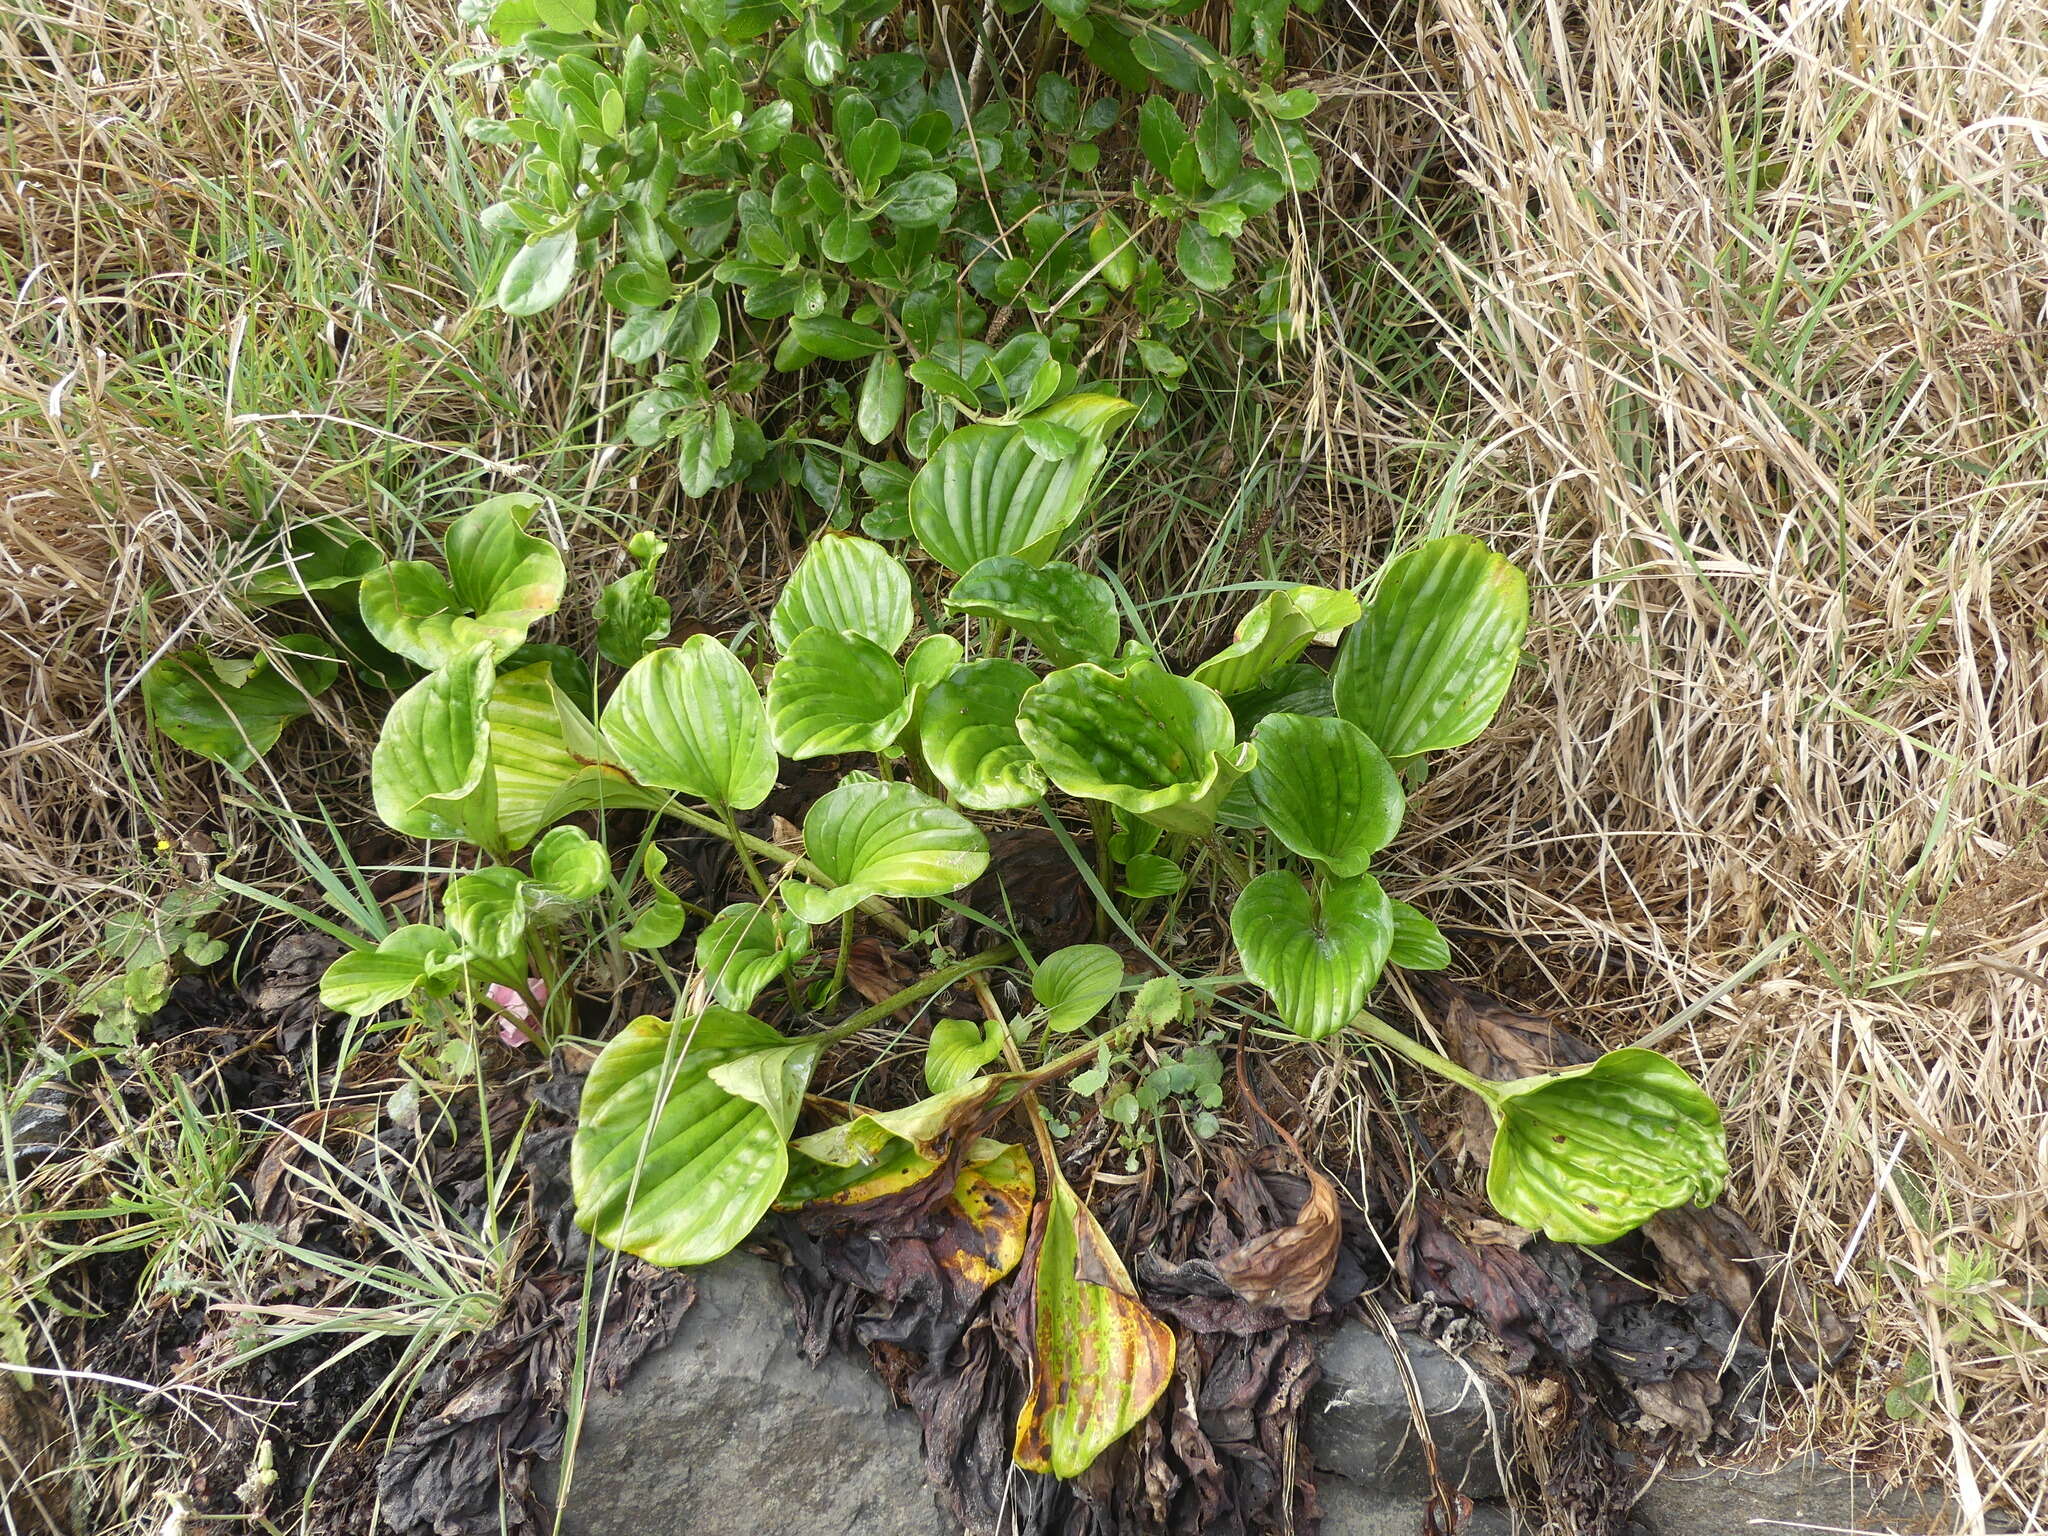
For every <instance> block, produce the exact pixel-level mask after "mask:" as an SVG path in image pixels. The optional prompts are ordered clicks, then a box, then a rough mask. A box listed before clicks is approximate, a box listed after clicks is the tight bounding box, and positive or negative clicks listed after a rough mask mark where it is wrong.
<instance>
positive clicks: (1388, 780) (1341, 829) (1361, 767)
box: [1245, 715, 1407, 879]
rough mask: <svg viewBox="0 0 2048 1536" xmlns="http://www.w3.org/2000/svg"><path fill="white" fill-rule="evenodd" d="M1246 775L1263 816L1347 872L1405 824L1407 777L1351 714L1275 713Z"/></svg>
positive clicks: (1361, 867) (1305, 851)
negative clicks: (1330, 717)
mask: <svg viewBox="0 0 2048 1536" xmlns="http://www.w3.org/2000/svg"><path fill="white" fill-rule="evenodd" d="M1252 740H1253V741H1255V742H1257V743H1258V747H1259V760H1258V762H1257V763H1255V764H1253V765H1252V771H1251V773H1250V774H1248V775H1247V776H1246V778H1245V783H1246V784H1247V785H1249V786H1250V789H1251V795H1252V800H1253V803H1254V804H1256V805H1257V806H1258V809H1259V817H1260V820H1262V821H1263V822H1264V823H1265V825H1266V827H1267V829H1268V830H1269V831H1271V832H1272V834H1273V835H1274V836H1275V837H1277V838H1279V839H1280V841H1281V842H1283V843H1285V844H1286V845H1287V846H1288V848H1290V849H1291V850H1293V851H1294V852H1295V853H1298V854H1300V855H1301V856H1302V857H1303V858H1304V859H1313V860H1315V861H1316V862H1317V863H1318V864H1320V865H1322V866H1323V868H1325V869H1327V870H1328V871H1329V872H1330V873H1331V874H1333V875H1336V876H1337V877H1339V878H1340V879H1349V878H1350V877H1351V876H1353V875H1362V874H1364V873H1365V871H1366V869H1367V867H1368V866H1370V865H1371V863H1372V856H1373V855H1374V854H1375V853H1378V852H1379V851H1380V849H1382V848H1384V847H1386V846H1387V844H1388V843H1390V842H1392V841H1393V840H1394V834H1395V833H1396V832H1398V831H1399V830H1400V828H1401V814H1402V812H1403V810H1404V809H1405V808H1406V805H1407V800H1406V797H1405V796H1403V795H1402V793H1401V780H1400V778H1399V776H1398V775H1397V774H1395V772H1394V770H1393V767H1392V766H1391V765H1390V764H1389V763H1388V762H1387V760H1386V758H1385V756H1384V755H1382V754H1381V752H1380V749H1379V748H1378V747H1376V746H1374V745H1373V744H1372V739H1371V738H1370V737H1368V736H1367V735H1366V734H1365V732H1363V731H1361V730H1360V729H1359V728H1358V727H1357V726H1355V725H1353V724H1351V723H1350V722H1349V721H1347V720H1325V719H1319V718H1317V717H1316V716H1313V715H1268V716H1266V718H1265V719H1264V720H1262V721H1260V722H1259V728H1258V731H1257V732H1256V733H1255V734H1254V735H1253V737H1252Z"/></svg>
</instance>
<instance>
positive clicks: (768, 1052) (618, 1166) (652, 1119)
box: [569, 1008, 818, 1264]
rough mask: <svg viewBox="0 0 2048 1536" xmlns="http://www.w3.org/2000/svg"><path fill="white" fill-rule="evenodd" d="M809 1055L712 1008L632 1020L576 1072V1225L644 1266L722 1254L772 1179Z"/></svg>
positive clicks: (764, 1203) (761, 1207) (757, 1025)
mask: <svg viewBox="0 0 2048 1536" xmlns="http://www.w3.org/2000/svg"><path fill="white" fill-rule="evenodd" d="M817 1055H818V1048H817V1047H816V1046H815V1045H806V1044H802V1043H792V1042H790V1041H788V1040H785V1039H784V1038H783V1037H782V1036H780V1035H778V1034H777V1033H776V1032H775V1031H774V1030H772V1029H770V1028H769V1027H768V1026H767V1025H766V1024H763V1023H761V1022H760V1021H759V1020H757V1019H751V1018H749V1017H747V1016H746V1015H745V1014H743V1013H733V1012H730V1011H728V1010H726V1009H723V1008H710V1009H707V1010H705V1012H703V1013H702V1014H700V1015H698V1016H696V1017H694V1018H685V1019H678V1020H669V1019H659V1018H654V1017H651V1016H650V1017H645V1018H638V1019H635V1020H634V1021H633V1022H632V1023H631V1024H628V1025H627V1026H626V1027H625V1029H623V1030H622V1031H620V1033H619V1034H618V1035H617V1036H616V1037H615V1038H614V1039H613V1040H612V1041H611V1043H610V1044H609V1045H607V1046H606V1047H605V1048H604V1051H603V1053H602V1054H600V1055H599V1057H598V1058H597V1061H596V1062H595V1063H594V1064H593V1065H592V1066H591V1069H590V1075H589V1077H588V1078H586V1079H585V1080H584V1085H583V1104H582V1111H581V1116H580V1118H579V1120H578V1122H577V1126H576V1138H575V1140H574V1142H573V1143H572V1144H571V1146H570V1157H569V1173H570V1181H571V1183H572V1185H573V1187H574V1190H575V1196H576V1224H577V1225H578V1226H579V1227H581V1228H582V1229H583V1230H584V1231H586V1232H588V1233H589V1234H590V1235H591V1236H592V1237H594V1238H596V1239H597V1240H598V1241H599V1242H601V1243H604V1244H606V1245H607V1246H609V1247H612V1248H617V1249H620V1250H622V1251H624V1252H626V1253H634V1254H638V1255H639V1256H640V1257H641V1258H643V1259H648V1260H650V1261H652V1262H653V1263H656V1264H705V1263H709V1262H710V1261H711V1260H713V1259H716V1258H719V1257H721V1256H722V1255H724V1254H726V1253H729V1252H731V1251H732V1249H733V1248H734V1247H735V1246H736V1245H737V1244H738V1243H739V1242H740V1240H741V1239H742V1238H744V1237H745V1236H746V1235H747V1234H748V1233H749V1232H751V1231H752V1230H753V1229H754V1224H755V1223H756V1222H758V1221H759V1220H760V1219H761V1217H762V1216H763V1215H764V1214H765V1213H766V1212H767V1210H768V1207H769V1206H770V1205H771V1204H772V1203H773V1202H774V1199H775V1195H776V1192H777V1191H778V1190H780V1189H781V1188H782V1181H783V1177H784V1175H785V1174H786V1173H787V1172H788V1169H789V1134H790V1131H791V1130H792V1129H793V1128H794V1127H795V1125H796V1114H797V1110H798V1108H799V1106H800V1105H801V1104H802V1102H803V1093H804V1088H805V1086H806V1085H807V1084H808V1083H809V1081H810V1076H811V1069H812V1067H813V1066H814V1065H815V1064H816V1061H817Z"/></svg>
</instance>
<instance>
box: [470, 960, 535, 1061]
mask: <svg viewBox="0 0 2048 1536" xmlns="http://www.w3.org/2000/svg"><path fill="white" fill-rule="evenodd" d="M526 990H527V991H528V992H531V993H532V994H533V1000H534V1001H535V1002H537V1003H545V1002H546V1001H547V1000H548V984H547V983H546V982H545V981H542V980H541V979H540V977H538V976H529V977H527V978H526ZM484 998H485V1000H486V1001H488V1002H489V1003H490V1005H491V1006H492V1007H493V1008H495V1009H497V1010H498V1012H499V1013H501V1014H503V1015H504V1019H503V1020H502V1021H501V1022H500V1023H499V1025H498V1038H499V1039H500V1040H502V1041H504V1042H505V1043H506V1044H507V1045H509V1046H511V1047H512V1048H513V1049H514V1050H515V1051H516V1050H518V1049H519V1047H520V1046H522V1045H530V1044H531V1043H532V1042H531V1041H530V1040H529V1039H528V1038H527V1036H526V1032H525V1031H524V1030H522V1029H521V1028H520V1027H519V1026H520V1025H522V1024H531V1023H533V1022H534V1019H533V1009H532V1008H530V1007H529V1006H528V1005H527V1002H526V998H525V997H524V996H522V995H521V994H520V992H519V991H518V990H517V989H516V988H513V987H508V986H504V985H502V984H499V983H496V982H493V983H492V984H491V986H490V987H489V988H488V989H487V990H486V991H485V992H484Z"/></svg>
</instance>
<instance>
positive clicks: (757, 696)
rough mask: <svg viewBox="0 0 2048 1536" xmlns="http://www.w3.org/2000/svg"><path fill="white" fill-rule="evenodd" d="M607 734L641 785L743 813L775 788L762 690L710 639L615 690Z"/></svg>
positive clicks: (652, 657)
mask: <svg viewBox="0 0 2048 1536" xmlns="http://www.w3.org/2000/svg"><path fill="white" fill-rule="evenodd" d="M603 730H604V734H605V737H606V738H607V739H608V740H609V741H610V742H611V744H612V746H613V748H614V749H615V750H616V751H617V753H618V757H619V761H620V763H622V764H623V765H624V766H625V768H626V770H627V771H628V772H629V773H631V774H632V775H633V777H634V778H636V779H638V780H639V781H640V782H641V783H642V784H650V785H654V786H656V787H657V788H660V789H672V790H674V791H676V792H677V793H678V794H683V795H690V796H693V797H694V798H696V799H699V800H705V801H708V802H710V803H711V804H713V805H721V806H730V807H732V808H733V809H735V810H742V811H744V810H751V809H752V808H753V807H755V806H757V805H759V804H760V803H761V802H762V801H763V800H765V799H767V798H768V792H769V791H770V790H771V789H773V788H774V787H775V775H776V771H777V769H776V762H775V751H774V748H772V747H771V746H769V744H768V716H767V712H766V711H765V710H764V709H763V708H762V706H761V691H760V689H758V688H756V687H755V686H754V680H753V678H751V677H749V676H748V675H747V669H746V668H745V667H743V666H741V665H740V661H739V658H738V657H737V656H735V655H733V653H732V652H731V651H729V650H727V649H726V648H725V646H724V645H723V644H721V643H720V642H719V641H717V640H714V639H713V638H712V637H711V636H709V635H692V636H691V637H690V638H689V639H688V640H685V641H684V642H683V643H682V644H681V645H679V646H669V647H665V648H664V649H662V650H658V651H650V652H648V653H647V655H645V656H643V657H641V658H640V660H639V661H638V662H637V663H635V664H634V666H633V668H632V670H631V671H629V672H627V674H626V675H625V676H624V677H622V678H621V679H619V686H618V687H617V688H615V689H614V690H613V691H612V696H611V699H610V701H609V702H608V703H606V705H605V707H604V720H603Z"/></svg>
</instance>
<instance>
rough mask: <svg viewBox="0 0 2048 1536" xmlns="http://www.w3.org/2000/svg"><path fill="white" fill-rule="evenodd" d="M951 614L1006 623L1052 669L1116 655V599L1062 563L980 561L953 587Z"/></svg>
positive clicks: (1097, 581) (1003, 558)
mask: <svg viewBox="0 0 2048 1536" xmlns="http://www.w3.org/2000/svg"><path fill="white" fill-rule="evenodd" d="M946 606H947V607H948V608H950V609H951V610H952V611H953V612H955V613H967V614H972V615H974V616H975V617H976V618H983V619H995V620H999V621H1000V622H1002V623H1004V624H1008V625H1009V626H1010V627H1011V628H1012V629H1014V630H1016V631H1017V632H1018V633H1019V634H1021V635H1022V636H1024V638H1025V639H1027V640H1029V641H1030V642H1031V643H1032V644H1033V645H1035V646H1037V647H1038V648H1039V650H1040V651H1042V652H1044V653H1045V658H1046V660H1048V661H1050V662H1051V663H1052V664H1053V665H1054V666H1056V667H1064V666H1070V665H1072V664H1073V663H1074V662H1077V661H1104V660H1107V659H1108V658H1109V657H1111V656H1113V655H1115V654H1116V642H1117V636H1118V634H1119V633H1120V629H1121V626H1120V625H1119V624H1118V622H1117V616H1116V597H1115V595H1114V594H1113V593H1112V592H1111V591H1110V589H1109V583H1108V582H1106V581H1104V580H1103V579H1102V578H1101V577H1099V576H1090V575H1089V574H1088V573H1087V572H1085V571H1083V570H1081V569H1080V568H1079V567H1078V566H1073V565H1069V564H1067V563H1066V562H1065V561H1064V560H1054V561H1051V562H1049V563H1047V564H1045V565H1033V564H1032V563H1031V562H1030V561H1029V560H1020V559H1018V558H1017V557H1016V556H1015V555H998V556H997V557H996V558H995V559H993V560H984V561H982V562H981V563H980V564H979V565H977V566H975V568H974V569H973V570H971V571H969V572H968V573H967V574H966V575H965V576H962V577H961V578H960V579H959V581H957V582H956V583H954V586H953V590H952V591H951V592H950V593H948V594H947V595H946Z"/></svg>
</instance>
